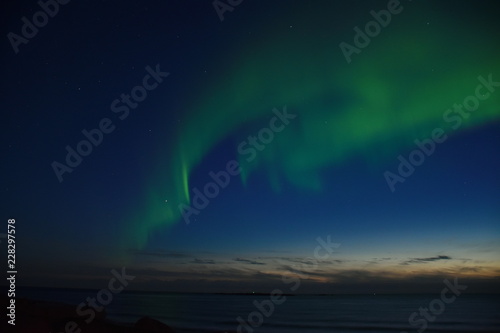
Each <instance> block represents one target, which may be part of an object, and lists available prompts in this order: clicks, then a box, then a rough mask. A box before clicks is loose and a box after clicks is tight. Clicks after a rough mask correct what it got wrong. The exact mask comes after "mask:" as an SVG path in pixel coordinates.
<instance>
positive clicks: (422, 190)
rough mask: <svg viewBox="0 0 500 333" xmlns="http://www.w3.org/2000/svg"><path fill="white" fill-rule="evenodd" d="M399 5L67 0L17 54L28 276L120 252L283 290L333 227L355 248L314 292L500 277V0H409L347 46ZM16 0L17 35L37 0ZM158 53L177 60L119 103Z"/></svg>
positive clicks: (149, 263) (486, 282)
mask: <svg viewBox="0 0 500 333" xmlns="http://www.w3.org/2000/svg"><path fill="white" fill-rule="evenodd" d="M387 4H388V2H387V1H378V2H368V1H354V2H352V3H349V4H346V3H341V2H335V1H326V0H325V1H310V2H309V1H290V2H288V1H276V3H275V4H272V5H271V4H269V2H265V1H253V0H252V1H251V0H246V1H244V2H242V3H241V4H240V5H238V6H237V7H235V8H234V10H233V11H231V12H227V13H226V14H225V17H224V20H223V21H220V19H219V16H218V15H217V13H216V12H215V10H214V8H213V6H212V2H211V1H206V2H195V1H187V2H185V3H180V2H175V1H166V2H162V3H151V4H147V5H145V4H135V3H132V2H124V3H123V4H122V3H120V4H119V5H118V2H116V1H111V2H110V3H109V4H106V3H100V4H99V5H95V6H96V7H92V6H91V5H88V4H82V3H71V4H68V5H66V6H65V7H64V12H62V11H61V12H60V13H59V14H58V15H57V16H56V17H54V18H53V19H51V21H50V24H48V25H47V27H45V28H44V29H43V30H40V32H39V34H38V35H37V37H36V39H33V40H31V41H30V43H29V44H26V45H22V46H21V47H20V51H19V53H18V54H16V53H14V52H12V50H10V49H9V50H8V52H7V55H6V56H5V57H4V72H5V73H6V78H5V79H4V80H3V81H4V84H3V88H4V89H3V90H4V92H5V93H4V94H5V95H4V98H3V99H4V100H5V103H4V105H5V109H6V110H7V117H6V122H5V124H4V126H3V128H2V130H3V131H2V135H3V142H4V145H3V146H4V156H7V158H6V161H5V163H4V164H3V170H4V175H5V176H6V177H4V178H5V180H4V185H3V187H2V191H3V192H2V194H3V197H4V200H3V205H4V206H3V208H4V209H3V210H2V211H3V213H2V214H3V215H2V216H3V217H4V219H7V218H10V217H9V216H12V214H13V215H15V217H16V220H18V221H22V222H19V223H22V224H21V225H24V226H25V227H24V229H23V227H20V230H19V233H20V236H19V237H20V239H21V240H20V245H19V248H20V250H19V251H20V254H19V256H20V257H23V258H25V259H24V260H25V262H26V263H27V264H26V267H25V275H24V277H23V279H24V280H23V281H22V282H24V284H25V285H45V284H46V285H50V286H52V285H63V286H74V285H78V286H80V285H81V286H94V285H96V284H97V283H98V282H99V281H101V280H102V279H104V277H105V276H106V272H108V271H109V269H108V267H111V266H113V267H115V266H114V265H116V263H120V264H123V265H125V266H127V267H128V269H129V270H130V271H131V272H133V274H134V275H136V276H137V279H136V281H134V283H136V285H135V286H134V287H133V289H158V290H168V291H192V290H194V291H210V292H212V291H215V292H219V291H221V290H223V291H226V290H229V291H238V292H240V291H245V292H246V291H247V290H252V291H253V290H258V291H266V290H267V288H272V286H273V284H274V283H275V281H276V277H277V276H280V275H281V273H282V272H283V271H284V270H287V269H288V268H289V267H292V266H293V265H295V264H297V263H304V262H307V260H306V259H305V258H307V257H311V255H312V254H311V253H312V251H313V250H314V248H315V240H316V239H317V237H326V236H327V235H331V237H332V239H333V240H334V241H335V242H338V243H340V244H342V245H341V247H340V248H339V249H338V253H336V256H335V258H333V259H331V260H325V261H324V262H322V263H321V265H320V268H319V269H318V270H317V271H316V273H315V274H314V275H311V278H310V279H308V280H307V281H306V282H305V283H304V289H303V290H301V291H300V292H319V293H322V292H325V293H327V292H332V291H336V290H337V288H338V286H348V289H349V288H350V289H349V290H357V289H356V288H358V287H359V286H364V287H359V288H360V289H359V290H362V291H368V292H371V291H372V289H377V288H378V287H380V288H381V289H383V290H387V291H391V290H392V289H391V288H394V289H393V290H397V291H401V290H402V291H414V290H425V288H426V287H427V286H428V285H430V284H432V283H434V280H439V279H441V280H442V277H443V276H447V277H449V276H460V277H464V278H469V279H470V281H473V282H474V283H477V285H478V290H481V291H482V292H484V291H485V290H488V288H493V287H494V288H496V290H499V289H498V288H499V287H498V286H499V285H498V277H499V276H500V262H499V261H498V251H499V250H500V248H499V246H498V244H499V243H498V240H499V236H500V225H499V222H500V211H499V209H498V207H499V197H500V186H499V185H500V183H499V178H498V168H499V167H500V159H499V158H498V151H499V148H500V138H499V126H500V108H499V106H500V87H499V86H498V82H500V62H499V60H498V54H499V51H500V44H499V43H498V36H497V35H498V31H500V26H499V23H498V20H497V17H496V14H495V10H496V9H498V6H497V4H495V2H493V1H491V2H484V3H482V4H480V5H479V4H475V3H473V2H472V1H464V2H459V3H456V2H452V1H445V2H440V3H435V2H431V1H401V6H402V8H403V9H402V10H401V12H400V13H398V14H397V15H393V16H392V17H391V21H390V23H389V24H388V25H387V26H385V27H383V28H381V29H380V33H379V34H377V35H376V36H374V37H370V41H369V43H368V45H366V47H363V48H362V49H361V51H360V52H359V53H355V54H352V56H351V61H350V62H347V61H346V58H345V56H344V54H343V52H342V49H341V47H339V45H340V44H341V43H343V42H344V43H349V44H354V42H353V40H354V38H355V35H356V33H357V31H364V29H365V26H366V24H367V23H368V22H370V21H371V20H374V17H373V16H372V14H370V12H371V11H375V12H378V11H380V10H384V9H386V8H387ZM11 6H12V9H11V10H10V11H9V13H11V14H9V18H8V19H6V21H5V22H6V24H4V30H5V31H4V32H5V34H6V33H7V32H8V31H10V30H14V29H17V26H18V25H19V22H20V21H19V18H20V17H22V16H23V15H27V14H24V13H25V12H30V11H32V10H34V8H35V7H33V6H36V4H32V5H29V4H26V5H22V4H19V5H11ZM118 7H119V8H118ZM450 8H452V9H453V10H451V9H450ZM10 17H12V18H10ZM81 17H87V20H88V21H85V22H86V23H85V24H84V21H83V19H82V18H81ZM18 21H19V22H18ZM83 24H84V25H85V28H82V27H81V26H82V25H83ZM356 27H358V28H359V29H360V30H358V29H355V28H356ZM4 42H5V45H7V46H8V40H7V39H5V41H4ZM53 50H58V52H54V51H53ZM155 64H159V66H161V68H162V70H163V71H165V72H168V73H169V75H168V77H165V78H164V80H163V82H162V83H161V85H158V86H157V87H156V88H155V89H154V90H152V91H148V96H147V98H145V100H144V101H141V103H140V104H139V105H138V106H137V108H134V109H133V110H130V114H129V115H128V116H127V119H126V120H124V121H121V120H116V119H118V118H117V115H116V114H114V113H113V111H111V110H110V103H112V102H113V101H114V100H116V99H117V98H119V96H120V95H121V94H122V93H129V92H130V91H131V87H134V86H137V85H138V84H140V83H141V82H142V79H143V77H144V75H145V71H144V68H146V66H151V67H154V65H155ZM488 82H490V83H489V84H488ZM478 85H482V87H481V88H479V89H478V88H477V87H478ZM469 96H477V97H476V98H477V99H478V103H479V104H478V106H477V109H476V110H475V111H470V112H469V111H467V112H465V111H458V109H457V107H456V105H457V104H464V103H467V101H466V99H467V98H468V97H469ZM469 100H470V99H469ZM287 112H288V114H290V115H293V118H292V117H291V118H290V121H289V122H284V121H283V120H282V119H280V118H279V116H277V114H278V113H279V114H283V113H285V114H286V113H287ZM105 117H109V118H111V119H113V120H114V124H115V125H116V129H115V130H114V131H113V134H112V135H108V136H106V137H105V139H104V140H103V142H102V144H100V145H99V146H98V147H95V148H94V150H93V152H92V154H90V155H89V156H86V157H85V159H84V161H83V162H82V164H81V165H80V166H79V167H78V168H77V169H75V170H74V171H73V172H72V173H71V175H70V176H69V177H68V178H67V179H65V181H64V182H63V183H59V182H58V179H57V177H55V176H54V172H53V170H52V168H51V166H50V165H51V163H52V162H53V161H54V160H60V159H61V158H62V157H64V156H65V155H64V154H65V146H66V145H70V146H75V145H76V143H77V142H78V141H79V140H81V139H82V137H81V131H82V130H83V129H88V130H89V129H91V128H95V127H96V125H95V124H98V123H99V120H100V119H103V118H105ZM273 117H275V118H276V117H278V118H277V119H278V120H276V123H273V121H272V119H273ZM272 123H273V124H278V125H280V126H281V125H283V127H280V129H279V130H275V129H273V128H276V127H273V126H274V125H271V124H272ZM266 128H267V129H270V131H267V132H265V133H267V134H266V135H268V136H269V135H272V137H271V139H269V140H268V141H266V142H264V143H263V142H262V141H263V140H262V135H264V134H259V133H264V132H262V131H263V129H266ZM436 128H441V129H443V131H444V135H446V141H444V142H443V143H438V144H436V145H435V150H434V151H433V153H432V154H431V155H430V156H427V155H426V156H425V162H424V163H422V164H421V165H420V166H418V167H415V171H414V172H413V173H412V175H411V176H409V177H407V178H406V177H405V181H404V182H402V183H397V185H396V188H397V190H396V191H391V188H390V186H388V184H387V182H386V178H385V177H384V173H385V172H387V171H390V172H393V173H397V170H398V165H399V163H400V161H399V160H398V156H403V157H405V158H408V156H409V154H410V153H411V152H412V151H413V150H415V149H418V146H417V145H416V144H415V140H420V141H422V140H425V139H428V138H431V137H432V133H433V131H434V130H435V129H436ZM271 132H272V134H269V133H271ZM259 135H260V137H259ZM252 140H254V141H252ZM255 140H256V141H255ZM264 141H265V140H264ZM239 147H240V148H239ZM242 147H245V148H246V149H250V148H251V149H253V151H254V153H253V154H252V155H251V156H252V158H249V156H250V154H245V153H244V152H243V153H242V150H243V149H242ZM259 147H260V148H259ZM231 161H237V163H238V166H239V167H241V172H237V174H236V173H235V174H234V175H230V177H229V178H228V179H229V180H228V182H227V186H223V187H221V186H220V185H219V186H218V187H219V190H218V192H217V195H215V196H213V197H211V198H208V199H209V200H207V202H208V203H207V204H206V206H204V207H203V209H196V210H197V213H193V214H191V215H190V223H189V224H187V223H185V219H184V218H183V215H182V207H184V209H185V207H195V203H194V202H193V198H194V196H195V191H194V189H197V190H200V191H201V192H203V189H204V187H205V186H206V185H207V184H208V183H210V182H214V183H216V182H215V181H214V178H213V176H211V175H213V174H217V173H220V172H221V171H224V170H226V169H227V165H228V163H229V162H231ZM21 235H23V236H21ZM42 236H43V237H42ZM22 237H24V238H22ZM47 258H51V259H50V260H48V259H47ZM395 281H396V282H397V283H396V282H395ZM417 282H418V283H417ZM419 283H420V284H419ZM416 285H418V286H416ZM486 286H487V287H486ZM491 286H493V287H491Z"/></svg>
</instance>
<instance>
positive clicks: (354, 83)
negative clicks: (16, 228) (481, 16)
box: [126, 3, 500, 247]
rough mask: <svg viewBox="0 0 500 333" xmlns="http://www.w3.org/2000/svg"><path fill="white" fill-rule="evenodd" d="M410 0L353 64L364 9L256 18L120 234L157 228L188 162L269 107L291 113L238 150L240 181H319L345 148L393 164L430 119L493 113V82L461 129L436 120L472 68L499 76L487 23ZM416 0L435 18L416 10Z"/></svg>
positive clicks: (175, 214) (180, 195) (455, 99)
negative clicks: (256, 142)
mask: <svg viewBox="0 0 500 333" xmlns="http://www.w3.org/2000/svg"><path fill="white" fill-rule="evenodd" d="M405 5H407V7H408V8H405V9H404V10H403V12H402V13H401V14H399V15H398V16H393V18H392V22H391V23H390V24H389V25H388V26H387V27H386V28H382V32H381V33H380V34H379V35H378V36H375V37H373V38H372V39H371V42H370V44H369V45H368V46H367V47H366V48H364V49H362V50H361V53H360V54H353V55H352V63H350V64H347V62H346V60H345V58H344V55H343V54H342V51H341V50H340V48H339V43H340V42H342V41H345V42H347V43H349V44H353V38H354V31H353V30H352V28H353V27H354V26H355V25H358V26H360V27H364V24H366V23H367V22H368V21H369V19H372V18H371V17H369V18H368V19H366V17H363V19H366V20H365V21H361V22H360V21H359V20H360V18H359V17H358V18H357V20H358V22H355V23H354V24H353V25H348V24H349V23H345V22H343V24H342V25H341V26H342V28H339V27H338V25H339V24H338V23H336V25H335V23H334V22H331V23H329V21H328V20H329V18H328V16H327V14H326V13H325V12H328V11H321V9H320V10H319V11H318V13H316V14H317V15H314V17H313V15H309V16H307V15H303V16H305V17H301V16H300V15H297V17H296V18H295V21H294V22H298V23H295V25H297V26H301V29H302V30H303V31H306V35H304V34H292V33H289V34H288V35H287V34H286V32H284V30H283V28H282V27H281V28H277V26H279V25H278V24H272V23H269V24H266V25H265V26H259V27H258V28H257V27H256V29H261V30H262V33H261V34H256V35H258V36H259V38H257V37H254V38H255V39H254V40H250V41H249V40H248V39H246V40H245V44H244V45H235V46H234V47H233V49H234V50H233V52H230V53H228V54H230V57H228V58H229V59H227V60H226V61H224V62H222V65H220V64H219V65H216V66H223V69H222V71H223V73H224V74H223V75H221V77H222V78H221V79H220V80H219V81H218V82H210V83H209V84H205V85H204V89H203V90H201V89H200V90H201V91H200V92H199V93H198V97H197V98H196V100H194V101H193V102H191V105H190V106H189V107H188V108H187V110H189V112H186V115H185V119H183V121H182V123H181V124H182V125H181V127H180V128H179V131H178V133H179V134H178V137H177V138H176V140H175V143H176V145H175V146H172V147H171V151H169V152H168V163H169V165H168V167H167V170H168V172H167V173H166V172H165V166H163V170H158V171H157V172H156V174H155V175H154V176H155V177H154V179H155V182H154V183H152V184H149V187H148V190H147V195H146V197H145V198H144V202H143V207H142V209H141V211H140V212H139V214H136V215H132V218H131V220H130V224H129V228H128V230H127V235H126V243H127V246H130V245H132V246H137V247H143V246H145V245H146V244H147V240H148V235H149V234H150V232H152V231H153V230H154V229H155V228H157V227H160V226H168V225H171V224H173V223H176V222H178V221H181V220H182V217H181V212H180V210H179V208H178V205H179V204H181V203H185V204H188V203H189V201H190V194H189V193H190V184H189V176H190V174H191V172H192V171H193V169H194V168H195V167H196V166H197V165H199V163H200V162H201V161H202V160H203V158H204V157H206V156H207V154H209V153H210V151H211V149H213V148H214V147H216V146H217V145H218V144H220V143H221V142H222V141H223V140H224V139H227V138H228V137H229V136H230V135H232V136H234V135H241V140H244V139H245V138H246V137H247V136H248V135H250V134H255V133H257V131H258V130H259V129H261V128H263V127H265V126H267V125H268V120H269V119H270V118H271V117H272V112H271V110H272V109H273V108H277V109H280V110H281V109H282V108H283V107H284V106H285V105H286V106H287V109H288V111H289V113H292V114H297V115H298V116H297V118H296V119H294V120H292V123H291V124H290V125H289V126H288V127H286V128H285V130H283V131H282V132H280V133H277V134H276V135H275V139H274V140H273V141H272V142H271V143H270V144H269V145H267V146H266V149H264V150H263V151H262V152H259V153H258V154H257V157H256V159H254V160H253V161H252V162H251V163H248V162H247V161H246V160H245V159H244V157H243V156H240V157H239V159H240V160H239V162H240V165H241V167H242V169H243V172H242V174H241V175H242V181H243V182H244V183H246V182H248V181H249V180H251V174H252V172H254V171H255V170H257V169H259V170H261V171H263V172H265V173H266V174H267V175H268V176H269V181H270V184H271V188H272V189H274V190H276V191H279V190H280V188H281V185H282V184H283V183H284V182H287V183H289V184H292V185H294V186H297V187H301V188H306V189H311V190H317V191H321V189H322V187H323V186H324V184H323V182H322V177H321V175H322V173H323V172H325V171H328V169H329V168H330V169H331V168H332V167H334V166H335V165H338V164H340V163H343V162H345V161H346V159H348V158H350V157H356V156H358V157H359V156H363V157H365V158H366V159H367V160H368V161H369V162H371V163H383V164H385V165H387V168H390V167H391V166H393V164H395V163H396V162H395V161H396V157H397V156H398V155H399V154H400V153H401V154H403V155H404V154H405V152H407V151H408V149H409V150H411V149H413V148H414V147H415V144H414V140H415V139H423V138H428V137H430V135H431V131H432V130H433V129H434V128H436V127H441V128H443V129H444V130H445V131H446V133H447V134H448V135H452V134H456V133H458V132H460V131H462V130H464V129H466V128H470V127H473V126H480V125H482V124H486V123H488V122H491V121H495V120H497V119H498V118H499V116H500V109H499V107H498V106H499V105H500V103H499V102H500V91H496V92H494V93H491V96H490V97H489V98H488V99H487V100H484V101H481V102H480V106H479V109H478V110H477V111H475V112H473V113H471V115H470V117H469V118H468V119H463V123H462V124H461V126H460V127H459V128H457V130H453V129H452V128H451V123H447V122H445V121H444V120H443V114H444V113H445V111H446V110H447V109H449V108H451V107H452V106H453V104H454V103H462V102H463V100H464V98H465V97H467V96H469V95H473V94H474V90H475V88H476V86H477V85H478V84H479V82H478V80H477V78H478V76H480V75H481V76H483V77H484V78H487V77H488V75H490V74H492V76H493V80H494V81H500V62H499V61H498V54H499V52H498V51H499V49H498V46H496V44H498V43H496V42H495V41H496V40H497V38H496V36H494V32H493V30H494V29H491V28H487V27H486V26H485V27H484V29H482V28H481V25H479V24H478V25H477V28H475V29H473V30H472V31H471V29H470V28H469V29H467V28H465V27H464V26H463V25H461V24H458V23H457V22H452V21H451V20H450V19H448V18H443V17H442V16H437V14H435V13H434V14H432V13H433V11H432V10H431V8H420V9H417V7H412V8H410V7H411V6H410V3H405ZM415 6H416V4H415ZM421 6H427V7H429V6H432V4H426V5H424V4H421ZM241 10H242V9H241ZM290 10H295V11H296V12H297V13H301V11H300V10H297V9H296V8H295V9H293V8H291V9H290ZM423 11H425V13H426V19H428V20H429V21H431V22H432V24H433V26H432V27H429V26H426V24H425V22H422V19H421V16H422V15H421V14H422V13H423ZM432 15H434V16H435V17H430V16H432ZM429 17H430V18H429ZM325 22H326V23H325ZM437 22H438V23H437ZM260 24H262V22H260ZM329 25H330V26H331V27H330V28H326V27H328V26H329ZM344 25H347V26H344ZM437 25H439V26H437ZM469 26H470V24H469ZM415 27H420V28H418V29H416V28H415ZM287 28H288V27H287ZM485 31H486V32H490V34H487V33H485ZM340 32H341V33H342V34H340ZM263 36H265V37H263ZM456 41H461V42H460V44H457V42H456ZM207 87H208V88H207ZM483 92H484V93H486V90H483ZM250 127H251V128H252V129H253V130H252V131H248V129H249V128H250ZM243 129H244V130H243ZM236 147H237V144H236V145H235V150H234V151H235V156H237V155H238V154H237V149H236ZM163 158H165V157H163ZM228 159H229V158H228ZM389 165H390V166H389ZM330 172H331V171H330ZM380 177H382V175H380ZM167 198H168V204H166V203H165V199H167Z"/></svg>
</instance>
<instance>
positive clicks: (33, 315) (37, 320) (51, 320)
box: [0, 297, 175, 333]
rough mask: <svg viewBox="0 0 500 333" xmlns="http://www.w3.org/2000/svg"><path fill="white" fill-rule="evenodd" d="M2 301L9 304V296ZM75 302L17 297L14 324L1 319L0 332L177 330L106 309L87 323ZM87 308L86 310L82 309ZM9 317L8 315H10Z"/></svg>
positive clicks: (137, 332)
mask: <svg viewBox="0 0 500 333" xmlns="http://www.w3.org/2000/svg"><path fill="white" fill-rule="evenodd" d="M3 304H7V299H6V297H5V298H4V302H3ZM75 310H76V305H69V304H64V303H57V302H45V301H34V300H28V299H17V300H16V309H15V316H16V317H15V324H16V325H15V326H13V325H10V324H8V322H7V320H2V324H0V331H1V332H18V333H175V331H174V330H173V329H172V328H170V327H169V326H167V325H165V324H163V323H162V322H160V321H158V320H155V319H152V318H149V317H143V318H141V319H139V320H138V321H137V322H136V323H135V324H133V323H131V324H121V323H115V322H113V321H110V320H107V319H106V313H105V311H102V312H97V311H96V312H95V313H96V316H95V318H94V319H93V320H92V321H89V322H88V323H87V322H86V321H85V320H84V319H87V320H88V319H89V317H88V316H86V317H81V316H78V315H77V313H76V311H75ZM83 310H84V309H83ZM7 319H8V318H7Z"/></svg>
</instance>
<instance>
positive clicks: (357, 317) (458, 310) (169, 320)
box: [19, 289, 500, 333]
mask: <svg viewBox="0 0 500 333" xmlns="http://www.w3.org/2000/svg"><path fill="white" fill-rule="evenodd" d="M95 295H96V292H94V291H81V290H80V291H76V290H74V291H67V290H65V291H62V290H46V289H45V290H30V291H29V292H28V291H25V292H21V295H19V297H22V296H29V297H30V298H37V299H43V300H53V301H62V302H66V303H72V304H75V305H76V304H78V303H80V302H83V301H85V299H86V298H87V297H95ZM437 296H439V294H437V295H431V294H429V295H376V296H375V295H369V296H365V295H341V296H287V297H286V300H285V301H284V302H283V303H282V304H279V305H274V309H273V311H272V313H270V312H271V311H270V309H269V306H268V305H269V302H267V301H268V300H269V299H270V298H269V296H253V295H249V296H241V295H199V294H151V293H122V294H118V295H115V297H114V299H113V301H112V303H111V304H109V305H108V306H107V308H106V310H107V312H108V317H109V318H110V319H113V320H115V321H120V322H134V321H135V320H137V319H138V318H140V317H142V316H144V315H148V316H151V317H153V318H156V319H158V320H161V321H163V322H165V323H166V324H168V325H169V326H171V327H173V328H174V329H176V331H177V332H214V331H225V330H227V331H231V332H235V331H237V329H238V325H239V323H238V321H237V318H238V317H241V318H242V319H243V320H244V321H245V322H247V323H248V321H249V320H252V319H253V320H254V326H255V327H252V326H251V325H250V324H248V326H247V328H243V326H240V332H244V333H249V332H262V333H265V332H278V333H280V332H302V333H307V332H311V333H323V332H351V333H357V332H401V331H408V332H417V331H418V329H419V328H421V327H423V326H422V325H423V323H424V322H425V321H427V323H428V327H427V329H425V332H428V333H431V332H500V295H494V296H489V295H468V294H463V295H460V296H459V297H457V298H456V300H455V301H454V302H453V303H451V304H448V305H446V306H445V308H444V310H443V312H442V313H441V314H438V315H436V316H435V319H434V322H430V321H429V320H426V319H425V317H423V316H421V315H417V316H416V317H415V318H414V320H415V321H418V324H416V325H414V326H411V325H410V324H409V322H408V319H409V317H410V315H411V314H412V313H413V312H418V311H419V308H420V307H423V308H428V307H429V302H431V301H432V300H433V299H435V298H436V297H437ZM254 301H257V302H258V303H259V304H261V303H262V302H264V304H266V305H267V306H265V307H264V309H263V310H262V311H264V312H266V313H267V314H269V316H268V317H266V316H265V315H262V314H261V312H260V311H259V310H258V309H257V308H256V306H255V305H254V304H253V303H254ZM436 310H437V311H439V309H436ZM252 313H253V314H252ZM249 315H250V318H249ZM430 315H431V316H433V315H432V314H430ZM431 319H432V317H431ZM259 321H262V324H260V325H258V324H257V323H258V322H259ZM243 325H244V324H243ZM422 332H423V331H422Z"/></svg>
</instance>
